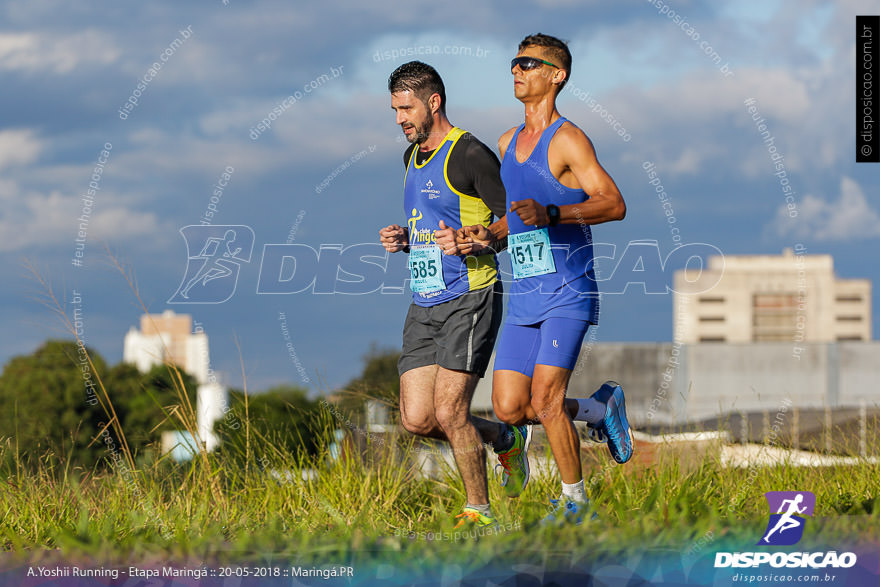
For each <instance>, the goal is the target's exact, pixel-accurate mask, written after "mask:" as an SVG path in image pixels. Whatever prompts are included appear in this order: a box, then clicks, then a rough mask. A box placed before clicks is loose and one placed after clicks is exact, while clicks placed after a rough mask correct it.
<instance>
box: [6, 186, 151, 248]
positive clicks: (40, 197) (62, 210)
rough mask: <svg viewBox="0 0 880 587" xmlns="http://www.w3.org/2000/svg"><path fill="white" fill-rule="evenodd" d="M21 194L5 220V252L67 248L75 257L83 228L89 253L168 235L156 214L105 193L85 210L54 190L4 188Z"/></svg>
mask: <svg viewBox="0 0 880 587" xmlns="http://www.w3.org/2000/svg"><path fill="white" fill-rule="evenodd" d="M0 188H2V190H3V192H4V194H3V195H4V196H5V195H6V192H7V190H9V191H10V192H12V193H16V194H17V196H16V199H15V200H9V199H7V201H6V203H5V205H4V208H5V210H4V214H3V215H2V217H0V234H2V235H3V238H2V239H0V251H2V252H9V251H19V250H22V249H29V248H43V247H47V246H53V247H55V246H58V245H62V246H63V245H65V244H68V245H69V246H70V254H71V255H73V251H74V239H75V238H76V236H77V232H78V231H79V229H80V223H81V222H83V224H84V227H85V228H86V232H87V245H86V246H87V247H89V248H92V247H96V246H100V245H99V244H98V243H100V242H101V241H110V240H128V239H132V238H137V237H139V236H141V235H155V234H158V233H160V231H162V230H165V231H166V232H167V229H166V228H165V227H161V226H160V224H159V222H158V220H157V217H156V215H155V214H153V213H152V212H140V211H137V210H133V209H129V208H127V207H125V206H122V205H120V204H118V203H115V202H117V201H118V200H119V199H120V198H119V196H117V195H114V194H110V193H109V192H108V193H104V192H102V193H101V195H100V199H98V198H96V199H95V200H94V202H93V206H92V207H91V208H90V209H88V210H84V209H83V201H82V200H81V198H80V196H71V195H67V194H63V193H62V192H60V191H58V190H53V191H51V192H50V193H48V194H43V193H39V192H29V193H25V194H21V193H20V192H22V191H23V190H20V189H18V188H17V186H15V185H14V182H6V183H5V184H4V185H3V186H0Z"/></svg>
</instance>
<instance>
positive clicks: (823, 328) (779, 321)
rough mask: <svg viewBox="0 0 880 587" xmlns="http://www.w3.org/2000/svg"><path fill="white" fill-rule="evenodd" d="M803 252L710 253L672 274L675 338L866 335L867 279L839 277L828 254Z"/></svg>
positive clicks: (728, 339)
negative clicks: (700, 264) (701, 264)
mask: <svg viewBox="0 0 880 587" xmlns="http://www.w3.org/2000/svg"><path fill="white" fill-rule="evenodd" d="M805 253H806V251H805V249H804V248H802V247H799V250H792V249H785V251H783V254H782V255H730V256H723V257H722V256H711V257H709V261H708V267H707V268H705V269H702V270H701V269H699V268H694V269H683V270H679V271H676V273H675V282H674V290H675V292H674V294H673V296H674V301H673V303H674V314H675V317H674V320H675V331H674V340H676V341H679V342H681V343H684V344H693V343H709V342H713V343H715V342H729V343H748V342H773V341H777V342H782V341H785V342H798V343H800V342H838V341H859V340H861V341H868V340H871V282H870V281H869V280H867V279H838V278H837V277H836V276H835V275H834V262H833V260H832V258H831V255H807V254H805ZM712 284H714V285H712Z"/></svg>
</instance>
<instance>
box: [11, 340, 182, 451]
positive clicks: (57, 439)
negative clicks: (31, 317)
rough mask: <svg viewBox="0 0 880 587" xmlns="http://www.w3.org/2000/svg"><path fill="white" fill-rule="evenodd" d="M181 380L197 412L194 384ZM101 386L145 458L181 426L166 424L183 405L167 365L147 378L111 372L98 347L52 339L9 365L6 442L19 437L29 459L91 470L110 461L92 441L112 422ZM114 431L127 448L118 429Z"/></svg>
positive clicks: (123, 370)
mask: <svg viewBox="0 0 880 587" xmlns="http://www.w3.org/2000/svg"><path fill="white" fill-rule="evenodd" d="M86 353H87V354H86ZM89 359H91V363H89ZM182 379H183V383H184V388H185V389H186V390H187V394H188V396H189V398H190V401H191V403H192V406H193V408H194V409H195V407H196V404H195V389H196V386H195V383H194V382H193V380H192V378H191V377H190V376H189V375H187V374H185V373H182ZM101 383H103V386H104V389H106V391H107V395H108V396H109V398H110V402H111V403H112V406H113V409H114V410H115V412H116V415H117V416H118V417H119V422H120V424H121V425H122V430H123V433H124V434H125V437H126V441H127V442H128V446H129V448H130V449H131V450H132V452H134V453H143V452H144V449H145V448H146V447H147V446H148V445H149V444H151V443H155V442H156V441H158V440H159V436H160V434H161V431H162V430H169V429H173V428H180V427H181V426H180V423H179V421H178V420H176V419H175V420H168V421H165V422H164V423H163V420H165V419H166V418H165V415H164V414H163V407H164V408H165V409H166V410H169V409H173V406H175V405H177V404H180V403H181V401H180V398H179V395H178V393H177V391H176V389H175V384H174V383H173V381H172V376H171V374H170V373H169V372H168V369H167V368H166V367H164V366H157V367H155V368H153V369H152V370H151V371H150V372H149V373H146V374H142V373H140V372H139V371H138V370H137V369H136V368H135V367H134V366H132V365H128V364H125V363H120V364H118V365H116V366H114V367H112V368H108V367H107V364H106V362H105V361H104V359H103V358H102V357H101V356H100V355H99V354H98V353H97V352H95V351H94V350H91V349H88V348H87V347H80V346H79V345H78V344H77V343H76V342H75V341H66V340H50V341H47V342H46V343H44V344H43V345H42V346H41V347H40V348H38V349H37V350H36V351H34V352H33V353H32V354H30V355H21V356H17V357H14V358H13V359H11V360H10V361H9V362H8V363H7V364H6V366H5V367H4V368H3V372H2V374H0V437H7V436H8V437H14V438H15V444H17V445H18V449H19V452H20V453H21V455H22V456H23V457H25V458H24V459H23V460H27V457H28V456H30V457H39V456H41V455H44V454H46V453H51V454H54V455H56V456H58V457H60V458H62V459H65V460H66V459H70V460H71V462H72V463H73V464H77V465H82V466H85V467H88V468H91V467H92V466H94V465H95V464H96V463H100V462H102V461H103V459H105V458H106V457H108V456H109V455H108V454H107V447H106V445H105V444H104V443H103V442H102V441H101V440H100V439H98V440H97V441H96V442H94V443H93V442H92V441H93V440H94V439H95V438H96V437H97V436H98V435H99V434H100V432H101V430H102V428H103V427H102V424H106V423H107V422H110V415H109V413H108V412H109V406H107V409H108V412H105V411H104V408H103V407H102V405H101V404H102V402H103V403H104V404H106V400H105V398H104V393H103V392H102V391H101ZM157 426H158V428H157V429H156V430H153V429H154V428H156V427H157ZM111 434H112V435H113V437H114V442H115V446H116V447H117V449H120V450H121V443H119V442H118V439H115V436H116V435H115V433H114V432H113V431H112V429H111ZM90 444H91V446H89V445H90Z"/></svg>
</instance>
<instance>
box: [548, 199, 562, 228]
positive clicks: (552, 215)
mask: <svg viewBox="0 0 880 587" xmlns="http://www.w3.org/2000/svg"><path fill="white" fill-rule="evenodd" d="M546 210H547V218H549V219H550V226H556V225H557V224H559V206H557V205H556V204H547V208H546Z"/></svg>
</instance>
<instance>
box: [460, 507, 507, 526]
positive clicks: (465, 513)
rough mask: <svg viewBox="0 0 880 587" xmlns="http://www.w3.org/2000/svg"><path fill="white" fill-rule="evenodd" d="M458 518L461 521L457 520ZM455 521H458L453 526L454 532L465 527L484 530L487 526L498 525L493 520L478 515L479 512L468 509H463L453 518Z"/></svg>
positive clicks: (480, 514)
mask: <svg viewBox="0 0 880 587" xmlns="http://www.w3.org/2000/svg"><path fill="white" fill-rule="evenodd" d="M459 518H461V519H460V520H459ZM455 519H456V520H458V524H456V525H455V529H456V530H457V529H459V528H463V527H465V526H469V527H472V528H485V527H487V526H496V525H498V522H496V521H495V518H493V517H490V516H485V515H483V514H482V513H480V511H479V510H475V509H474V508H469V507H466V508H464V509H463V510H462V511H461V513H460V514H458V515H457V516H455Z"/></svg>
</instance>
